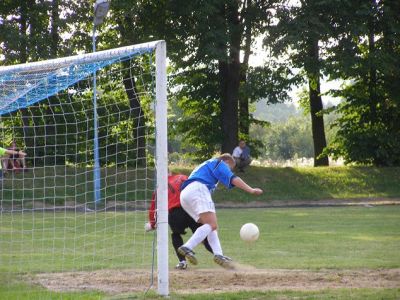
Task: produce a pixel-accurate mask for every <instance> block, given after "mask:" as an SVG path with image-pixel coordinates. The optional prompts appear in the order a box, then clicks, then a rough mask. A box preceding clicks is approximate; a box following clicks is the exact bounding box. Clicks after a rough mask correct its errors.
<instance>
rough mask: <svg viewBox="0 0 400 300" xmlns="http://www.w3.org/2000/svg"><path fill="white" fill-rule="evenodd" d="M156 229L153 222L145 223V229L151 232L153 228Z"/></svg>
mask: <svg viewBox="0 0 400 300" xmlns="http://www.w3.org/2000/svg"><path fill="white" fill-rule="evenodd" d="M154 229H155V228H154V227H153V226H151V223H150V222H147V223H145V224H144V231H146V232H150V231H152V230H154Z"/></svg>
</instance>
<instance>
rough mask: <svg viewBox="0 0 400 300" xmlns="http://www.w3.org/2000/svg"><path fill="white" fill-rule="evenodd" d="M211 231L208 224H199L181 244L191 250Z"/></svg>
mask: <svg viewBox="0 0 400 300" xmlns="http://www.w3.org/2000/svg"><path fill="white" fill-rule="evenodd" d="M211 231H212V228H211V226H210V225H208V224H204V225H202V226H200V227H199V228H197V229H196V231H195V232H194V233H193V235H192V237H191V238H190V239H189V240H188V241H187V242H186V243H185V244H184V245H183V246H184V247H187V248H189V249H192V250H193V249H194V248H195V247H196V246H197V245H198V244H200V243H201V242H202V241H204V239H205V238H206V237H207V236H208V235H209V234H210V232H211Z"/></svg>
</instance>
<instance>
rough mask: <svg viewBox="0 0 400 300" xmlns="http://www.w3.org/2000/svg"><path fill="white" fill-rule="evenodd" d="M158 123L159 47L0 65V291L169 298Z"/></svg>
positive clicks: (162, 105)
mask: <svg viewBox="0 0 400 300" xmlns="http://www.w3.org/2000/svg"><path fill="white" fill-rule="evenodd" d="M166 120H167V112H166V63H165V43H164V42H163V41H157V42H152V43H147V44H140V45H135V46H129V47H124V48H117V49H113V50H108V51H101V52H96V53H91V54H83V55H78V56H72V57H67V58H61V59H54V60H49V61H43V62H35V63H30V64H24V65H16V66H8V67H1V68H0V135H1V143H0V147H3V148H9V149H10V150H12V149H14V150H15V149H19V150H21V151H23V152H25V153H26V157H23V155H22V154H5V155H4V156H3V157H2V158H1V159H2V164H1V165H2V172H1V181H0V184H1V190H0V196H1V201H0V237H1V238H0V289H2V288H1V287H3V288H4V287H5V288H6V289H7V291H9V293H12V294H16V295H18V293H21V295H22V294H23V293H28V291H29V294H30V295H33V294H32V293H36V294H37V295H36V298H49V299H52V298H53V297H52V295H54V294H52V293H61V294H63V293H67V294H68V293H74V292H76V291H91V290H94V291H100V293H107V292H110V293H113V292H130V291H132V292H135V291H136V292H137V290H132V289H131V288H130V286H135V287H137V286H141V288H140V289H141V290H142V291H145V290H146V289H147V288H148V287H149V286H150V285H151V284H152V278H153V277H152V275H153V274H152V270H153V269H157V270H158V277H157V278H158V281H159V282H158V292H159V293H160V294H164V295H166V294H168V251H167V247H166V245H167V239H168V237H167V230H168V229H167V221H168V220H167V207H166V201H165V202H163V201H158V203H157V210H158V229H157V231H158V232H157V235H154V234H149V233H147V234H146V233H145V231H144V224H145V222H146V221H147V218H148V213H147V209H148V208H149V206H150V200H151V197H152V193H153V191H155V190H156V191H157V199H167V197H166V195H167V184H166V181H167V180H166V178H167V131H166V130H167V129H166V126H167V121H166ZM155 236H157V247H156V248H157V249H158V255H156V256H158V259H156V261H157V262H156V263H155V264H156V265H155V266H154V253H153V248H154V247H155V246H154V245H155V244H156V243H155V241H154V240H155ZM153 267H154V268H153ZM135 274H140V276H135ZM113 276H115V277H116V278H117V277H118V278H123V281H124V282H125V285H124V286H125V290H124V288H123V287H122V290H117V291H113V288H115V286H114V285H113ZM115 280H117V279H115ZM130 280H135V284H134V285H133V284H132V285H130V284H129V282H130ZM138 280H140V284H138V282H137V281H138ZM55 282H57V284H56V285H55V284H54V283H55ZM32 286H33V287H34V288H31V287H32ZM96 293H97V292H96ZM42 296H43V297H42ZM10 297H11V295H10ZM21 297H22V298H23V296H21ZM11 298H12V297H11ZM16 298H17V299H18V297H16ZM28 298H29V297H28ZM67 298H68V297H67ZM72 298H73V297H72ZM13 299H14V298H13Z"/></svg>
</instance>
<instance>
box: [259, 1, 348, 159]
mask: <svg viewBox="0 0 400 300" xmlns="http://www.w3.org/2000/svg"><path fill="white" fill-rule="evenodd" d="M299 4H300V5H299V6H295V5H286V3H281V4H280V5H279V6H278V7H277V9H276V18H277V21H278V22H277V24H275V25H271V26H270V31H269V34H268V36H267V38H266V40H265V43H266V45H268V46H269V47H270V48H271V50H272V52H273V53H274V54H275V55H276V56H278V55H281V54H282V53H284V54H285V55H286V57H287V58H288V59H286V60H285V63H284V64H285V66H286V67H287V68H294V69H300V70H301V71H300V72H299V74H298V75H297V77H303V75H304V77H305V78H306V79H307V83H308V91H309V92H308V93H309V96H308V98H309V105H310V114H311V124H312V126H311V127H312V137H313V143H314V166H323V165H328V164H329V161H328V156H327V155H326V153H324V152H323V150H324V148H325V147H326V137H325V128H324V120H323V104H322V98H321V88H320V85H321V84H320V81H321V77H322V74H323V72H324V70H325V66H324V59H323V57H321V52H322V50H324V49H325V48H327V47H328V46H329V42H330V38H331V37H332V35H333V27H332V21H331V20H332V15H331V14H332V11H335V10H337V9H338V7H340V4H341V1H340V0H336V1H323V0H312V1H303V0H301V1H299ZM299 79H300V78H299Z"/></svg>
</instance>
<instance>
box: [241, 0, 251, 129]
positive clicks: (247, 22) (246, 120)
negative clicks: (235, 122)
mask: <svg viewBox="0 0 400 300" xmlns="http://www.w3.org/2000/svg"><path fill="white" fill-rule="evenodd" d="M251 5H252V4H251V0H248V1H247V7H244V12H243V14H244V20H243V21H242V22H243V25H244V27H245V28H244V39H245V46H244V56H243V62H242V64H241V67H240V83H241V84H243V85H245V84H246V80H247V72H248V69H249V58H250V54H251V40H252V36H251V33H252V32H251V19H250V16H249V13H248V11H247V10H249V7H250V6H251ZM239 88H240V87H239ZM249 132H250V115H249V98H248V97H247V96H246V95H243V94H242V95H240V96H239V133H241V134H243V135H245V136H248V135H249Z"/></svg>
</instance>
